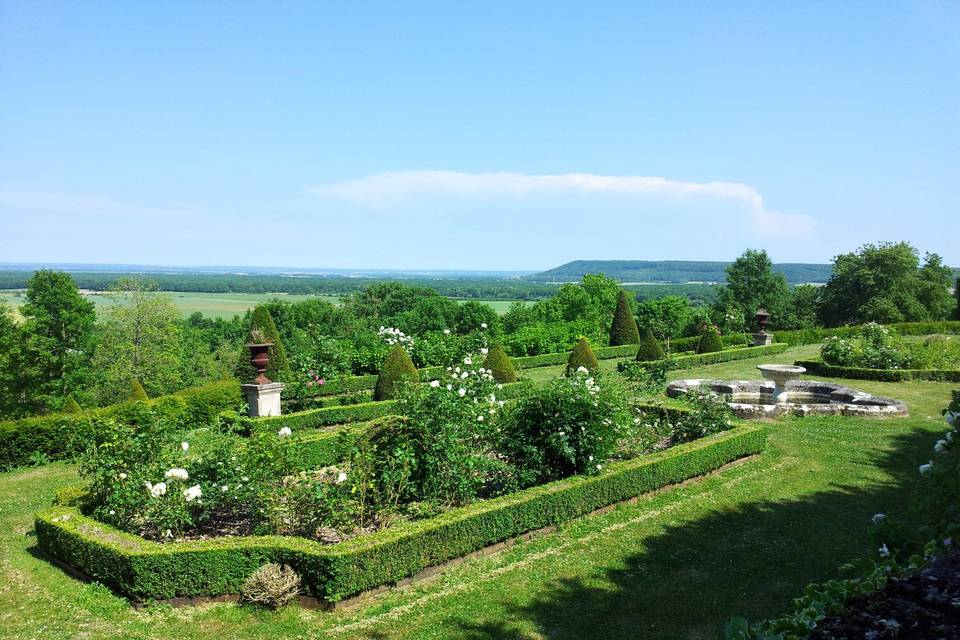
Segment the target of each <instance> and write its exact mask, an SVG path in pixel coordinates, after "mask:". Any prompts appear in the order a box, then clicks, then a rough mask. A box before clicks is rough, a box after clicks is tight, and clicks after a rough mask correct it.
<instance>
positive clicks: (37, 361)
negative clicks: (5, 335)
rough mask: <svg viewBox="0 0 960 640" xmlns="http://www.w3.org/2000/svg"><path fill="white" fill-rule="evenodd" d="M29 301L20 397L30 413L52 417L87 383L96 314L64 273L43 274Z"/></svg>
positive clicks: (33, 282) (31, 286) (30, 287)
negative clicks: (62, 404) (42, 413)
mask: <svg viewBox="0 0 960 640" xmlns="http://www.w3.org/2000/svg"><path fill="white" fill-rule="evenodd" d="M26 296H27V302H26V304H24V305H23V307H21V308H20V313H21V314H22V315H23V317H24V320H25V322H24V325H23V335H24V337H25V344H24V345H23V360H22V367H23V370H22V372H21V373H20V376H19V377H20V382H19V384H18V386H19V387H20V390H21V393H20V394H18V395H20V399H21V404H22V406H23V408H24V409H25V412H27V413H40V412H44V411H52V410H56V409H58V408H59V403H60V402H62V401H63V398H65V397H66V396H67V394H69V393H71V392H75V391H76V390H78V389H80V388H82V387H83V385H84V383H85V381H86V377H87V374H88V372H89V369H88V362H89V360H90V354H91V352H92V347H93V343H94V325H95V322H96V313H95V311H94V307H93V303H91V302H89V301H87V300H85V299H84V298H83V296H82V295H80V292H79V291H78V290H77V286H76V284H75V283H74V281H73V278H71V277H70V276H69V275H68V274H66V273H63V272H59V271H46V270H41V271H37V272H36V273H35V274H34V275H33V276H32V277H31V278H30V280H29V281H28V282H27V293H26Z"/></svg>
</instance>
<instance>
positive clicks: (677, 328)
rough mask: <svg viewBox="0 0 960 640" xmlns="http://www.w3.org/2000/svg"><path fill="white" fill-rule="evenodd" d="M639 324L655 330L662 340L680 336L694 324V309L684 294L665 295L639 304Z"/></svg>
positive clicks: (685, 333)
mask: <svg viewBox="0 0 960 640" xmlns="http://www.w3.org/2000/svg"><path fill="white" fill-rule="evenodd" d="M637 318H638V320H637V324H639V325H640V326H641V327H645V328H647V329H649V330H650V331H652V332H653V334H654V335H655V336H656V337H657V338H659V339H660V340H667V339H673V338H680V337H681V336H683V335H687V332H688V331H689V330H690V329H691V327H692V325H693V324H694V318H695V315H694V309H693V307H691V306H690V302H689V300H687V298H685V297H683V296H664V297H662V298H654V299H651V300H645V301H643V302H641V303H640V304H639V305H638V309H637Z"/></svg>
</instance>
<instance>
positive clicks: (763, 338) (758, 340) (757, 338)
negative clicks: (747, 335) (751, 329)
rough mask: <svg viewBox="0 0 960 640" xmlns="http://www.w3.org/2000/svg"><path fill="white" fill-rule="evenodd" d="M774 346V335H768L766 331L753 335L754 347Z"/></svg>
mask: <svg viewBox="0 0 960 640" xmlns="http://www.w3.org/2000/svg"><path fill="white" fill-rule="evenodd" d="M771 344H773V334H772V333H767V332H766V331H761V332H760V333H755V334H753V346H755V347H766V346H767V345H771Z"/></svg>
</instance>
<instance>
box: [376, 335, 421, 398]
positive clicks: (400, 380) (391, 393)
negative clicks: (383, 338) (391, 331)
mask: <svg viewBox="0 0 960 640" xmlns="http://www.w3.org/2000/svg"><path fill="white" fill-rule="evenodd" d="M407 382H413V383H417V382H420V375H419V374H418V373H417V368H416V367H415V366H413V360H411V359H410V356H408V355H407V352H406V351H404V350H403V347H401V346H400V345H398V344H397V345H394V346H393V348H392V349H390V353H388V354H387V358H386V360H384V361H383V368H381V369H380V376H379V377H378V378H377V386H376V387H375V388H374V389H373V399H374V400H390V399H391V398H394V397H396V395H397V393H399V392H400V390H401V389H402V388H403V385H404V384H405V383H407Z"/></svg>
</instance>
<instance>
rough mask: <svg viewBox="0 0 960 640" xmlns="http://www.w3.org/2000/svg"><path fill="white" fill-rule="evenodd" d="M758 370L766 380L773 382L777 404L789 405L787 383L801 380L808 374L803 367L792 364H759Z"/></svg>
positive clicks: (774, 399) (774, 398)
mask: <svg viewBox="0 0 960 640" xmlns="http://www.w3.org/2000/svg"><path fill="white" fill-rule="evenodd" d="M757 369H759V370H760V375H762V376H763V377H764V379H765V380H773V401H774V403H775V404H781V403H787V402H789V398H788V396H787V382H789V381H790V380H799V379H800V376H802V375H803V374H805V373H806V372H807V370H806V369H804V368H803V367H795V366H793V365H790V364H758V365H757Z"/></svg>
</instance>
